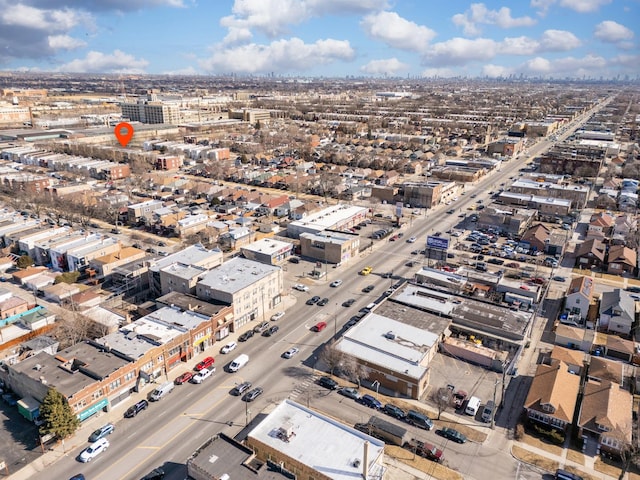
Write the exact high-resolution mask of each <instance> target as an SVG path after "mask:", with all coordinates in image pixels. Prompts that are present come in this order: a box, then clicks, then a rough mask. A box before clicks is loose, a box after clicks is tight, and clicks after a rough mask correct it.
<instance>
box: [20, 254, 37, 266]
mask: <svg viewBox="0 0 640 480" xmlns="http://www.w3.org/2000/svg"><path fill="white" fill-rule="evenodd" d="M33 263H34V262H33V258H31V257H30V256H29V255H22V256H21V257H20V258H18V260H16V266H17V267H18V268H27V267H30V266H31V265H33Z"/></svg>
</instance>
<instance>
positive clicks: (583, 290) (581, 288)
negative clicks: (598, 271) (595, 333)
mask: <svg viewBox="0 0 640 480" xmlns="http://www.w3.org/2000/svg"><path fill="white" fill-rule="evenodd" d="M593 287H594V284H593V278H591V277H575V278H573V279H572V280H571V283H570V284H569V288H568V289H567V294H566V299H565V310H567V311H568V312H569V313H573V314H578V315H580V318H581V319H582V321H585V320H586V319H587V315H588V314H589V305H591V302H592V301H593V293H594V290H593Z"/></svg>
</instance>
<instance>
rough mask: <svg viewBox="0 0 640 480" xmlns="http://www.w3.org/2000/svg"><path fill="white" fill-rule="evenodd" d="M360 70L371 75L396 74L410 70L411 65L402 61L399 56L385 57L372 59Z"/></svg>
mask: <svg viewBox="0 0 640 480" xmlns="http://www.w3.org/2000/svg"><path fill="white" fill-rule="evenodd" d="M360 70H361V71H363V72H365V73H369V74H371V75H395V74H397V73H399V72H406V71H407V70H409V65H407V64H406V63H402V62H401V61H400V60H398V59H397V58H395V57H393V58H385V59H381V60H371V61H370V62H369V63H367V64H366V65H363V66H362V67H360Z"/></svg>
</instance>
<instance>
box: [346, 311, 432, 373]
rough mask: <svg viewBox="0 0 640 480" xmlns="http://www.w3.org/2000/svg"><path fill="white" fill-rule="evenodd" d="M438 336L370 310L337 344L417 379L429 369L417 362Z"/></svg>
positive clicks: (362, 357)
mask: <svg viewBox="0 0 640 480" xmlns="http://www.w3.org/2000/svg"><path fill="white" fill-rule="evenodd" d="M438 338H439V336H438V334H436V333H432V332H429V331H427V330H424V329H422V328H417V327H414V326H412V325H408V324H406V323H403V322H399V321H397V320H394V319H391V318H389V317H384V316H382V315H378V314H377V313H371V314H369V315H367V316H366V317H365V318H363V319H362V320H361V321H360V322H359V323H357V324H356V325H355V326H353V327H351V328H350V329H349V330H347V332H346V333H345V334H344V336H343V337H342V339H341V340H340V341H338V344H337V345H336V347H337V348H338V349H339V350H340V351H342V352H344V353H346V354H347V355H352V356H354V357H356V358H358V359H360V360H364V361H365V362H367V363H369V364H374V365H380V366H383V367H385V368H386V369H389V370H391V371H394V372H403V373H404V375H408V376H410V377H413V378H415V379H420V378H422V377H423V376H424V374H425V372H426V370H427V369H428V365H424V366H423V365H421V364H420V363H421V362H422V361H423V359H424V357H425V356H426V355H427V353H428V352H429V350H430V349H431V348H433V347H434V345H435V344H436V343H437V342H438Z"/></svg>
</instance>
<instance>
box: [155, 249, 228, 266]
mask: <svg viewBox="0 0 640 480" xmlns="http://www.w3.org/2000/svg"><path fill="white" fill-rule="evenodd" d="M218 256H219V257H220V259H222V251H220V250H217V249H212V250H207V249H206V248H205V247H203V246H202V245H200V244H199V243H198V244H196V245H191V246H189V247H187V248H185V249H183V250H180V251H179V252H176V253H173V254H171V255H169V256H168V257H164V258H160V259H158V260H156V262H155V263H154V264H153V265H151V266H150V267H149V270H151V271H152V272H158V271H160V270H161V269H163V268H165V267H168V266H169V265H172V264H174V263H182V264H185V265H199V264H201V263H207V262H208V261H209V259H211V258H213V257H218Z"/></svg>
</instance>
